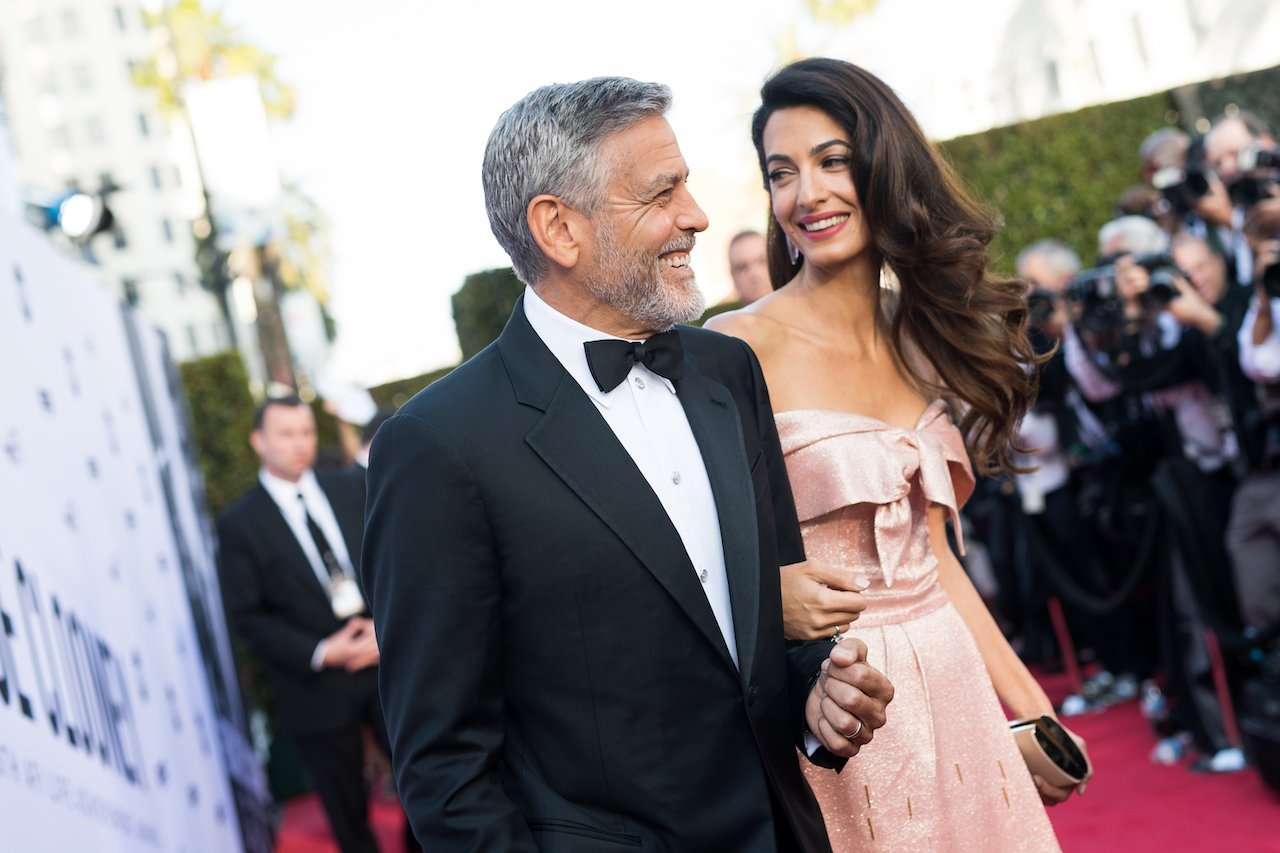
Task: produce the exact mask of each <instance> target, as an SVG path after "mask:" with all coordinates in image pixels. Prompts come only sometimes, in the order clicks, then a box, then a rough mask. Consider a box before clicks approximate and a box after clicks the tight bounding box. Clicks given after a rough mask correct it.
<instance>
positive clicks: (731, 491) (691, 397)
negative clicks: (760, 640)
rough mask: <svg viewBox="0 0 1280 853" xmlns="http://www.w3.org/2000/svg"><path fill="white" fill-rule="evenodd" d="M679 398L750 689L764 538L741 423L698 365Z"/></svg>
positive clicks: (692, 368)
mask: <svg viewBox="0 0 1280 853" xmlns="http://www.w3.org/2000/svg"><path fill="white" fill-rule="evenodd" d="M677 394H678V396H679V398H680V404H681V405H682V406H683V407H684V413H685V417H686V418H688V420H689V427H690V428H691V429H692V430H693V436H694V438H695V439H697V442H698V449H699V450H700V451H701V452H702V461H703V463H704V464H705V465H706V469H707V479H709V480H710V481H711V493H712V495H713V496H714V497H715V502H716V514H717V515H718V516H719V518H720V539H721V542H722V544H723V547H724V565H725V570H726V572H727V573H728V576H729V599H730V604H731V607H732V611H733V632H734V637H735V639H736V641H737V645H738V667H739V670H740V673H741V677H742V683H743V684H747V683H749V682H750V680H751V665H752V663H753V660H754V658H755V647H756V631H757V628H758V623H759V620H760V537H759V529H758V519H757V517H756V507H755V492H754V489H753V488H752V485H751V474H750V471H749V470H748V467H747V457H746V449H745V445H744V443H743V437H742V423H741V422H740V421H739V419H738V407H737V405H736V404H735V403H734V400H733V397H732V396H731V395H730V394H729V389H728V388H725V387H724V386H723V385H721V384H720V383H718V382H715V381H712V380H711V379H708V378H706V377H705V376H703V375H702V374H700V373H698V372H697V371H696V366H695V365H692V364H688V363H686V371H685V377H684V378H683V379H681V380H680V382H679V383H678V387H677Z"/></svg>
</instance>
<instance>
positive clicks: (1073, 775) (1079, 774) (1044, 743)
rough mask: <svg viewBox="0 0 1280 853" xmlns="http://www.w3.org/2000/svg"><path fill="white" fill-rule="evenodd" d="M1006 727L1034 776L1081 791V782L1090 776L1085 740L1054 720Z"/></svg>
mask: <svg viewBox="0 0 1280 853" xmlns="http://www.w3.org/2000/svg"><path fill="white" fill-rule="evenodd" d="M1009 728H1010V730H1011V731H1012V732H1013V739H1014V741H1016V742H1017V744H1018V749H1019V751H1021V752H1022V758H1023V760H1024V761H1026V762H1027V769H1028V770H1030V771H1031V774H1032V775H1033V776H1039V777H1040V778H1041V779H1044V780H1045V781H1046V782H1048V783H1049V784H1051V785H1057V786H1058V787H1060V788H1068V787H1071V786H1072V785H1078V786H1080V790H1081V791H1082V792H1083V790H1084V783H1085V782H1088V781H1089V777H1091V776H1092V775H1093V765H1092V764H1090V763H1089V756H1088V755H1086V754H1085V751H1084V749H1083V747H1084V741H1082V740H1080V738H1078V737H1076V735H1075V734H1073V733H1072V732H1070V731H1068V730H1067V729H1066V728H1065V727H1063V725H1062V723H1059V722H1058V721H1057V720H1055V719H1054V718H1053V717H1047V716H1046V717H1040V718H1039V719H1035V720H1014V721H1013V722H1011V723H1009Z"/></svg>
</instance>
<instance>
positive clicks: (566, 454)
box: [498, 298, 749, 668]
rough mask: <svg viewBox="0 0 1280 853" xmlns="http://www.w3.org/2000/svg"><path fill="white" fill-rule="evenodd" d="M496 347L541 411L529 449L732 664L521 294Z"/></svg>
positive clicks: (677, 553)
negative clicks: (528, 316) (536, 328)
mask: <svg viewBox="0 0 1280 853" xmlns="http://www.w3.org/2000/svg"><path fill="white" fill-rule="evenodd" d="M498 345H499V349H500V350H501V352H502V354H503V361H504V363H505V364H506V367H507V370H508V373H509V375H510V376H511V379H512V384H513V386H514V387H515V391H516V396H517V399H519V400H520V402H522V403H524V404H526V405H531V406H534V407H536V408H538V409H541V410H542V411H543V417H542V418H541V419H540V420H539V421H538V423H537V424H536V425H535V426H534V427H533V429H531V430H530V431H529V433H528V435H527V436H526V437H525V441H526V442H527V443H528V445H529V447H530V448H532V449H533V451H534V452H535V453H537V454H538V455H539V456H540V457H541V458H542V459H543V461H545V462H546V463H547V465H548V466H549V467H550V468H551V470H552V471H554V472H555V474H556V475H557V476H558V477H559V478H560V479H561V480H563V481H564V483H565V484H566V485H567V486H568V487H569V488H570V489H572V490H573V492H574V493H575V494H576V495H577V496H578V497H579V498H580V499H581V500H582V501H583V502H584V503H585V504H586V505H587V506H589V507H590V508H591V510H592V512H594V513H595V514H596V515H597V516H598V517H599V518H600V520H601V521H602V522H604V523H605V524H606V525H608V527H609V528H610V529H611V530H612V531H613V532H614V533H615V534H616V535H617V537H618V538H619V539H620V540H621V541H622V543H623V544H624V545H625V546H626V547H627V548H628V549H629V550H630V551H631V553H632V554H634V555H635V557H636V559H638V560H639V561H640V562H641V563H642V564H643V565H644V567H645V569H647V570H648V571H649V573H650V574H652V575H653V576H654V578H655V579H656V580H657V581H658V583H660V584H662V586H663V588H665V589H666V590H667V592H668V594H670V596H671V598H672V599H673V600H674V601H675V602H676V604H677V605H678V606H679V607H680V609H681V610H683V611H684V613H685V615H686V616H687V617H688V618H689V619H690V621H692V622H693V623H694V625H695V626H697V628H698V630H699V631H700V632H701V633H702V635H703V636H704V637H706V639H707V642H709V643H711V644H712V645H713V646H714V647H715V648H716V650H717V652H718V653H719V654H720V657H721V658H722V659H723V660H724V662H725V665H726V666H729V667H730V668H732V667H733V659H732V657H730V655H729V649H728V647H727V646H726V645H725V641H724V635H723V634H721V633H720V626H719V624H718V623H717V622H716V619H715V614H714V613H712V611H711V605H710V604H709V603H708V601H707V596H706V593H705V592H703V590H702V585H701V584H700V583H699V582H698V578H697V573H696V572H695V571H694V568H693V563H692V562H691V561H690V559H689V555H688V553H687V552H686V551H685V549H684V543H683V542H682V541H681V539H680V534H679V533H678V532H677V531H676V529H675V526H674V525H673V524H672V523H671V519H670V518H669V517H668V516H667V513H666V510H664V509H663V507H662V502H661V501H660V500H659V499H658V496H657V495H656V494H655V493H654V491H653V489H652V488H651V487H650V486H649V482H648V481H647V480H645V478H644V475H643V474H642V473H640V469H639V468H638V467H636V464H635V462H634V461H633V460H632V459H631V457H630V455H629V454H628V453H627V451H626V449H625V448H623V446H622V444H621V443H620V442H619V441H618V438H617V436H615V435H614V434H613V431H612V430H611V429H610V428H609V425H608V424H607V423H605V420H604V418H603V417H602V416H601V414H600V412H599V411H598V410H597V409H596V407H595V404H594V403H592V402H591V399H590V398H589V397H588V396H587V395H586V393H585V392H584V391H583V390H582V389H581V388H580V387H579V386H578V384H577V382H575V381H574V379H573V377H571V376H570V375H569V374H568V372H566V371H565V369H564V367H563V366H562V365H561V364H560V362H559V361H557V360H556V358H555V356H554V355H552V354H551V351H550V350H548V349H547V348H546V346H545V345H544V344H543V343H542V340H541V339H540V338H538V336H537V333H535V332H534V331H533V328H532V327H531V326H530V325H529V322H528V320H527V319H525V316H524V304H523V298H522V299H521V301H520V302H519V303H517V304H516V308H515V311H514V312H513V313H512V317H511V320H510V322H508V323H507V327H506V329H504V331H503V333H502V337H501V338H499V340H498ZM748 488H749V484H748ZM602 559H605V555H602ZM607 569H608V566H607V565H602V566H601V570H607Z"/></svg>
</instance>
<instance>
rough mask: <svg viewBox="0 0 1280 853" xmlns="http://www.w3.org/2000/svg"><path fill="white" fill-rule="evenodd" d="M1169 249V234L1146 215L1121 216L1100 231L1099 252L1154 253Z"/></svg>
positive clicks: (1107, 253) (1103, 253) (1106, 253)
mask: <svg viewBox="0 0 1280 853" xmlns="http://www.w3.org/2000/svg"><path fill="white" fill-rule="evenodd" d="M1168 250H1169V236H1168V235H1167V234H1165V233H1164V231H1162V230H1160V226H1159V225H1157V224H1155V222H1153V221H1151V220H1150V219H1148V218H1147V217H1145V216H1121V217H1120V218H1119V219H1113V220H1111V221H1110V222H1108V223H1107V224H1106V225H1103V226H1102V228H1101V229H1099V231H1098V253H1099V254H1101V255H1112V254H1115V253H1117V252H1122V253H1124V254H1131V255H1152V254H1155V253H1156V252H1167V251H1168Z"/></svg>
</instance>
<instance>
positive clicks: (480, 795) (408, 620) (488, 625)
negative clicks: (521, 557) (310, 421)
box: [361, 413, 535, 851]
mask: <svg viewBox="0 0 1280 853" xmlns="http://www.w3.org/2000/svg"><path fill="white" fill-rule="evenodd" d="M370 457H371V464H370V467H369V472H368V505H367V512H366V526H365V539H364V556H363V560H362V569H361V571H362V574H363V580H364V587H365V589H366V590H367V592H368V594H369V602H370V605H371V607H372V610H373V619H374V625H375V627H376V630H377V633H378V640H379V644H380V648H381V650H382V660H381V665H380V667H379V674H378V675H379V686H380V688H381V695H382V707H383V712H384V715H385V717H386V723H387V733H388V736H389V738H390V742H391V753H392V764H393V766H394V768H395V774H396V789H397V791H398V792H399V794H400V799H401V801H402V802H403V803H404V808H405V812H406V814H407V815H408V818H409V821H410V823H411V824H412V826H413V830H414V833H415V834H416V835H417V837H418V839H419V840H420V841H421V842H422V844H423V845H424V846H425V847H426V849H428V850H434V849H440V850H457V851H463V850H473V851H490V850H513V851H526V850H527V851H532V850H534V849H535V847H534V843H533V839H532V836H531V834H530V832H529V830H528V827H527V826H526V824H525V822H524V819H523V817H522V816H521V814H520V812H519V811H518V810H517V808H516V806H515V804H514V803H512V802H511V800H510V799H509V798H508V797H507V796H506V795H505V793H504V792H503V789H502V786H501V783H500V782H499V779H498V774H497V762H498V755H499V752H500V750H501V747H502V741H503V716H502V711H503V691H502V674H501V669H500V666H499V657H500V643H501V638H502V635H501V628H502V625H501V618H500V617H501V601H500V595H501V589H500V577H499V576H500V566H499V562H498V557H497V555H496V554H495V552H494V546H493V537H492V535H491V531H490V524H489V520H488V517H487V515H486V510H485V506H484V502H483V499H482V496H481V493H480V490H479V487H478V486H477V484H476V482H475V480H474V478H473V477H472V474H471V471H470V469H469V467H468V464H467V460H466V459H465V458H464V457H463V455H462V454H460V453H459V451H458V450H457V448H456V447H455V446H454V444H453V443H452V442H451V441H450V440H449V439H448V438H447V437H446V436H445V435H443V434H442V433H441V431H440V430H439V429H437V428H436V427H435V426H433V425H432V424H430V423H428V422H427V421H425V420H423V419H421V418H419V417H416V416H414V415H412V414H403V413H402V414H400V415H397V416H396V417H393V418H392V419H391V420H389V421H387V422H386V423H385V424H383V426H382V428H381V429H380V430H379V431H378V435H377V438H376V439H375V442H374V447H373V449H372V452H371V454H370Z"/></svg>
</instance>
